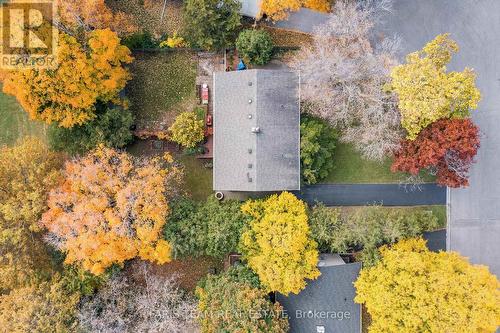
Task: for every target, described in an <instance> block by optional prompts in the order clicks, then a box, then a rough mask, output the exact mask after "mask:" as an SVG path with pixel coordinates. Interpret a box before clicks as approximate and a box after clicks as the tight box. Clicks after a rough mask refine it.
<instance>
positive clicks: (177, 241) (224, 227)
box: [164, 197, 248, 258]
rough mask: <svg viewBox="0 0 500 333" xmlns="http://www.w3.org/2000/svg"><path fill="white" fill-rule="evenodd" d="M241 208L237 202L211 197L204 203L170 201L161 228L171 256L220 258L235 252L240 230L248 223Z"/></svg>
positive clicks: (186, 200) (184, 200) (185, 200)
mask: <svg viewBox="0 0 500 333" xmlns="http://www.w3.org/2000/svg"><path fill="white" fill-rule="evenodd" d="M240 207H241V203H240V202H238V201H235V200H224V201H223V202H219V201H217V200H216V199H215V198H213V197H210V198H209V199H208V200H207V201H206V202H204V203H195V202H193V201H191V200H188V199H180V200H177V201H175V202H173V203H172V204H171V210H172V212H171V214H170V216H169V219H168V221H167V223H166V225H165V229H164V230H165V231H164V234H165V238H166V239H167V240H168V241H169V242H170V243H171V244H172V247H173V254H174V255H175V256H180V257H185V256H203V255H207V256H212V257H216V258H222V257H224V256H225V255H226V254H228V253H230V252H236V250H237V246H238V242H239V239H240V235H241V233H242V230H243V227H244V226H245V225H246V223H247V222H248V218H247V217H246V216H245V215H244V214H243V213H242V212H241V209H240Z"/></svg>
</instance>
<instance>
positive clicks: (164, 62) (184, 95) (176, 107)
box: [126, 51, 196, 127]
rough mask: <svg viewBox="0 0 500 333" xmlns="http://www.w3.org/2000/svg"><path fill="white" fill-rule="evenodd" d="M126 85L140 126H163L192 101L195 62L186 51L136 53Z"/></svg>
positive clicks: (189, 108) (194, 84)
mask: <svg viewBox="0 0 500 333" xmlns="http://www.w3.org/2000/svg"><path fill="white" fill-rule="evenodd" d="M134 56H135V61H134V62H133V63H132V65H131V66H130V70H131V73H132V76H133V78H132V80H131V81H130V82H129V84H128V85H127V88H126V90H127V96H128V97H129V99H130V102H131V109H132V111H133V112H134V114H135V115H136V117H137V122H138V124H139V125H140V126H148V127H149V126H150V125H151V124H153V126H154V124H156V123H162V124H164V125H166V126H168V125H170V124H171V123H172V122H173V119H174V118H175V116H176V115H177V114H178V113H179V112H180V111H183V110H192V109H193V105H194V104H195V98H196V94H195V86H196V62H195V61H194V59H193V55H192V54H191V53H189V52H184V51H180V52H154V53H137V54H135V55H134Z"/></svg>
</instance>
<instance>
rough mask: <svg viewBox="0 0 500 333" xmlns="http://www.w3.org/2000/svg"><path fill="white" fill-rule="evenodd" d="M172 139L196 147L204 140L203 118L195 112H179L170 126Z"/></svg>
mask: <svg viewBox="0 0 500 333" xmlns="http://www.w3.org/2000/svg"><path fill="white" fill-rule="evenodd" d="M168 131H169V132H170V140H172V141H174V142H176V143H178V144H180V145H181V146H183V147H186V148H194V147H196V145H197V144H198V143H199V142H200V141H202V140H203V138H204V137H205V134H204V132H203V120H198V119H197V117H196V114H195V113H194V112H183V113H181V114H179V115H178V116H177V117H176V118H175V121H174V123H173V124H172V126H170V127H169V129H168Z"/></svg>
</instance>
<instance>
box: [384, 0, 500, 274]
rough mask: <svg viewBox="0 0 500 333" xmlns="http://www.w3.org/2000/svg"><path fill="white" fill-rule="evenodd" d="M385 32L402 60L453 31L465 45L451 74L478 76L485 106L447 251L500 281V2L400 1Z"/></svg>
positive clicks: (457, 194)
mask: <svg viewBox="0 0 500 333" xmlns="http://www.w3.org/2000/svg"><path fill="white" fill-rule="evenodd" d="M385 21H386V22H385V23H383V24H382V26H381V27H380V30H381V31H383V32H384V33H385V34H388V35H393V34H394V33H397V34H399V35H400V36H401V37H402V39H403V40H404V44H403V50H402V54H401V56H403V54H406V53H408V52H412V51H415V50H418V49H420V48H422V47H423V46H424V45H425V43H426V42H428V41H430V40H431V39H433V38H434V37H435V36H436V35H438V34H441V33H444V32H450V33H451V37H452V38H453V39H455V40H456V41H457V42H458V44H459V45H460V52H459V53H458V54H456V55H454V57H453V61H452V63H451V64H450V66H449V69H450V70H459V71H461V70H463V69H464V67H465V66H469V67H471V68H473V69H474V70H475V71H476V73H477V85H478V87H479V89H480V90H481V94H482V101H481V103H480V104H479V110H478V111H477V112H474V114H473V116H472V117H473V119H474V121H475V122H476V124H478V125H479V127H480V128H481V131H482V133H483V137H482V142H481V149H480V150H479V153H478V156H477V164H475V165H474V166H473V168H472V170H471V176H470V187H469V188H467V189H453V190H450V192H449V198H448V199H449V221H448V223H449V225H448V234H447V238H448V244H447V246H448V249H449V250H456V251H458V252H460V253H461V254H462V255H465V256H467V257H470V259H471V261H472V262H473V263H478V264H485V265H488V266H489V267H490V269H491V271H492V272H494V273H495V274H497V276H499V277H500V208H499V207H500V172H499V167H500V1H499V0H418V1H415V0H395V1H394V11H393V13H392V14H388V15H387V16H386V17H385Z"/></svg>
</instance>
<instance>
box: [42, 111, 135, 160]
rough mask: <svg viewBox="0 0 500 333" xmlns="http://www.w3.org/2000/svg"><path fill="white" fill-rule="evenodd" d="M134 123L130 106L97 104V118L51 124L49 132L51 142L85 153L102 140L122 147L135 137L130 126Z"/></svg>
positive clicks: (58, 147)
mask: <svg viewBox="0 0 500 333" xmlns="http://www.w3.org/2000/svg"><path fill="white" fill-rule="evenodd" d="M133 123H134V115H133V114H132V112H131V111H130V109H128V108H121V107H111V108H109V107H105V106H99V105H98V106H97V107H96V118H94V119H92V120H90V121H88V122H87V123H85V124H83V125H76V126H73V127H71V128H64V127H59V126H57V125H56V124H52V125H51V126H50V127H49V130H48V134H47V136H48V141H49V146H50V148H51V149H53V150H56V151H64V152H67V153H69V154H71V155H75V154H81V153H86V152H88V151H89V150H92V149H94V148H95V147H97V146H98V145H99V144H104V145H105V146H107V147H110V148H123V147H124V146H125V145H126V144H128V143H130V142H131V141H132V140H133V135H132V131H131V130H130V127H131V126H132V124H133Z"/></svg>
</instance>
